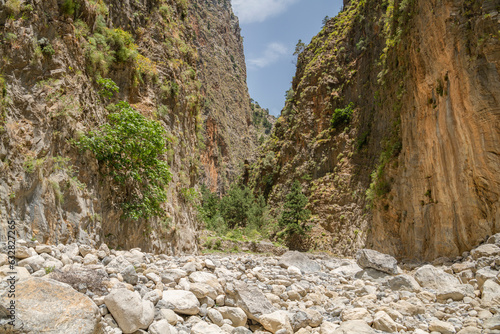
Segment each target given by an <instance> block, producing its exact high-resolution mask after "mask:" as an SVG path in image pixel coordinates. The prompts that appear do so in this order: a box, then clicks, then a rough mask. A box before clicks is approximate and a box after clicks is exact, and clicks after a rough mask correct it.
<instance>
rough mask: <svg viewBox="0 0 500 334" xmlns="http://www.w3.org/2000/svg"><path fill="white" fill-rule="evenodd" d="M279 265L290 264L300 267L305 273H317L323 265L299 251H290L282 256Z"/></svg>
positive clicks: (286, 266) (286, 265)
mask: <svg viewBox="0 0 500 334" xmlns="http://www.w3.org/2000/svg"><path fill="white" fill-rule="evenodd" d="M279 265H280V266H281V267H283V268H288V267H290V266H293V267H296V268H298V269H300V271H301V272H303V273H306V274H308V273H315V272H318V271H320V270H321V266H320V265H319V264H318V263H317V262H316V261H314V260H311V259H310V258H309V257H308V256H307V255H305V254H304V253H301V252H297V251H288V252H286V253H285V254H283V255H282V256H281V257H280V260H279Z"/></svg>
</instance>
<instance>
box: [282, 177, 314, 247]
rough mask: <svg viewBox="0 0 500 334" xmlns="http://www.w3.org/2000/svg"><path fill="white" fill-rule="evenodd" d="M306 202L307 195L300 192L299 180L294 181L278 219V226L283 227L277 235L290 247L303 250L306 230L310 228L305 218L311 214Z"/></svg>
mask: <svg viewBox="0 0 500 334" xmlns="http://www.w3.org/2000/svg"><path fill="white" fill-rule="evenodd" d="M307 202H308V201H307V197H306V196H305V195H304V194H302V186H301V185H300V182H299V181H295V182H294V183H293V184H292V188H291V189H290V192H289V193H288V195H287V196H286V200H285V203H284V205H283V213H282V214H281V216H280V218H279V220H278V224H279V226H280V227H281V228H284V230H283V231H282V232H280V234H279V235H280V236H282V237H284V238H285V241H286V243H287V246H288V247H289V248H290V249H297V250H305V248H306V245H307V243H306V242H305V239H307V232H308V231H309V230H310V229H311V227H310V226H308V225H307V220H308V219H309V217H310V216H311V212H310V211H309V210H307V209H306V208H305V207H306V205H307Z"/></svg>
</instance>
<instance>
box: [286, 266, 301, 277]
mask: <svg viewBox="0 0 500 334" xmlns="http://www.w3.org/2000/svg"><path fill="white" fill-rule="evenodd" d="M287 271H288V273H289V274H290V275H292V276H293V275H296V276H300V275H302V272H301V271H300V269H299V268H297V267H295V266H290V267H288V269H287Z"/></svg>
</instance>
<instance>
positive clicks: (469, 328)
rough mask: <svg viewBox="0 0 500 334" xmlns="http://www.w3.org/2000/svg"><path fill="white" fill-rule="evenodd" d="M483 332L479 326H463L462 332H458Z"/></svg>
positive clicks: (471, 333) (461, 333) (465, 333)
mask: <svg viewBox="0 0 500 334" xmlns="http://www.w3.org/2000/svg"><path fill="white" fill-rule="evenodd" d="M481 333H482V332H481V330H480V329H479V328H476V327H471V326H469V327H465V328H462V329H461V330H460V332H458V334H481Z"/></svg>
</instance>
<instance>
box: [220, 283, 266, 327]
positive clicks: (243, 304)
mask: <svg viewBox="0 0 500 334" xmlns="http://www.w3.org/2000/svg"><path fill="white" fill-rule="evenodd" d="M227 293H228V295H229V297H230V298H231V299H233V300H234V301H236V305H237V306H238V307H240V308H241V309H243V311H245V313H246V314H247V317H248V318H249V319H252V320H255V321H257V322H260V321H259V319H260V317H261V316H262V315H264V314H269V313H273V312H274V311H276V309H275V308H274V306H273V305H272V304H271V303H270V302H269V300H268V299H267V298H266V296H264V294H263V293H262V291H261V290H260V289H259V288H257V287H256V286H250V285H248V284H246V283H244V282H241V281H237V282H235V283H234V289H233V290H229V289H228V291H227Z"/></svg>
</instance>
